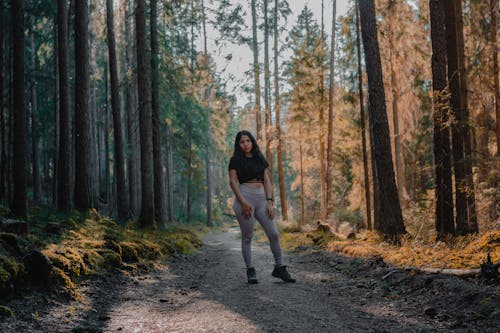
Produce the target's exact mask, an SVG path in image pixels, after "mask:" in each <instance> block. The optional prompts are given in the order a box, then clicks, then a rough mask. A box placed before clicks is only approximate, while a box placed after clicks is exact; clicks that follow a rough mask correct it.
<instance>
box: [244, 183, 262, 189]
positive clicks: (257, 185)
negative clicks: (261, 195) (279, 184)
mask: <svg viewBox="0 0 500 333" xmlns="http://www.w3.org/2000/svg"><path fill="white" fill-rule="evenodd" d="M242 185H245V186H251V187H255V188H261V187H262V186H264V184H262V183H261V182H246V183H242Z"/></svg>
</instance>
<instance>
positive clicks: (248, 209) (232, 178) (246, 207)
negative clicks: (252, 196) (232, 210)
mask: <svg viewBox="0 0 500 333" xmlns="http://www.w3.org/2000/svg"><path fill="white" fill-rule="evenodd" d="M238 184H239V181H238V175H237V174H236V170H234V169H230V170H229V186H231V190H233V192H234V195H236V199H238V201H239V202H240V204H241V207H242V209H243V215H244V216H251V215H252V206H250V204H249V203H248V202H247V201H246V200H245V198H244V197H243V195H242V194H241V191H240V186H239V185H238Z"/></svg>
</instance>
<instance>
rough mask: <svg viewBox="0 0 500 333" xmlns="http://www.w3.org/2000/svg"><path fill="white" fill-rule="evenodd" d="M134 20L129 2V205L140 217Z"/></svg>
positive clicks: (127, 54) (126, 26)
mask: <svg viewBox="0 0 500 333" xmlns="http://www.w3.org/2000/svg"><path fill="white" fill-rule="evenodd" d="M132 19H133V10H132V1H131V0H127V6H126V13H125V40H126V41H127V46H126V50H125V52H126V58H127V73H128V75H127V79H128V80H127V103H126V106H127V109H126V112H127V133H128V147H127V148H128V149H127V150H128V181H129V203H130V215H131V216H134V217H136V216H138V215H139V213H140V206H141V203H140V195H139V194H140V193H141V174H140V154H139V148H138V146H139V135H138V122H139V117H138V115H137V90H138V88H137V70H136V57H135V47H134V39H135V37H134V32H133V25H132V23H131V21H132Z"/></svg>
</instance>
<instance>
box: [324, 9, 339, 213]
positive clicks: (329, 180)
mask: <svg viewBox="0 0 500 333" xmlns="http://www.w3.org/2000/svg"><path fill="white" fill-rule="evenodd" d="M336 11H337V0H333V15H332V42H331V49H330V52H331V53H330V89H329V95H328V96H329V99H328V142H327V154H326V217H327V218H329V217H331V214H332V213H333V105H334V99H335V96H334V92H335V91H334V89H335V81H334V78H335V75H334V74H335V25H336V21H337V20H336Z"/></svg>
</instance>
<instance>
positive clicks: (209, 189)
mask: <svg viewBox="0 0 500 333" xmlns="http://www.w3.org/2000/svg"><path fill="white" fill-rule="evenodd" d="M201 6H202V8H201V9H202V11H203V50H204V57H203V61H204V63H203V67H204V70H205V71H206V73H207V75H209V67H208V62H209V57H208V51H207V27H206V15H205V3H204V1H203V0H202V1H201ZM210 89H211V87H210V83H207V86H206V87H205V96H204V98H205V104H206V105H205V107H206V109H207V112H208V117H207V119H208V126H207V133H206V140H207V141H208V143H207V148H206V154H205V175H206V180H207V198H206V199H207V226H211V225H212V175H211V172H210V155H211V151H210V149H211V147H212V144H211V143H212V140H211V131H210Z"/></svg>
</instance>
